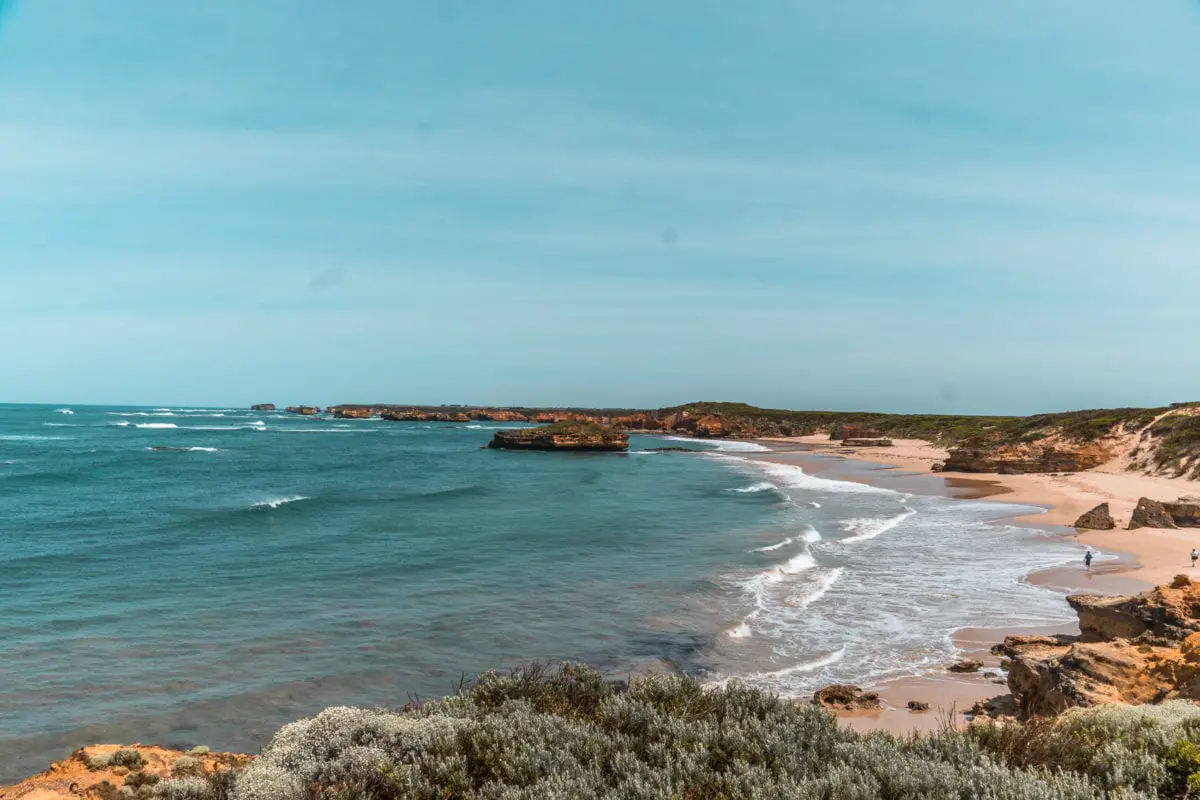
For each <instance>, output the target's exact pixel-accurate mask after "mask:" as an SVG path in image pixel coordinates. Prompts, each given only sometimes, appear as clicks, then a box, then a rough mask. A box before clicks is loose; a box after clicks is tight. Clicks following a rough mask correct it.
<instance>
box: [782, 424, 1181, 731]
mask: <svg viewBox="0 0 1200 800" xmlns="http://www.w3.org/2000/svg"><path fill="white" fill-rule="evenodd" d="M762 441H763V443H764V444H767V445H768V446H770V447H771V448H772V449H773V450H774V451H775V453H776V454H782V453H789V454H795V455H797V456H800V457H806V456H807V457H806V458H805V462H806V463H805V469H806V471H813V472H828V473H829V476H830V477H836V478H838V479H840V480H854V481H859V482H862V483H870V484H874V485H884V486H888V487H891V488H898V487H901V486H902V487H903V488H904V490H905V491H915V492H919V493H931V494H942V495H945V496H949V497H955V498H960V499H983V498H986V499H988V500H990V501H994V502H1001V503H1014V504H1021V505H1026V506H1039V507H1041V508H1044V509H1045V512H1043V513H1038V514H1034V515H1026V516H1023V517H1014V518H1012V520H1006V521H1017V522H1023V523H1028V524H1036V525H1037V526H1038V527H1050V528H1053V527H1061V528H1062V532H1063V535H1064V536H1074V537H1077V539H1078V541H1080V542H1081V543H1083V544H1086V545H1088V546H1090V547H1092V548H1093V549H1095V550H1097V551H1100V552H1102V553H1104V554H1105V555H1106V556H1107V557H1109V559H1110V560H1104V561H1100V562H1098V563H1096V564H1094V565H1093V568H1092V570H1091V571H1088V570H1085V569H1084V568H1083V565H1082V564H1080V565H1078V566H1070V565H1068V566H1064V567H1061V568H1057V569H1051V570H1044V571H1041V572H1035V573H1031V574H1030V575H1029V576H1028V577H1027V580H1029V581H1030V582H1032V583H1037V584H1039V585H1042V586H1046V587H1049V588H1053V589H1055V590H1058V591H1062V592H1063V593H1064V594H1068V593H1071V592H1077V591H1093V592H1098V593H1102V594H1131V593H1136V592H1140V591H1144V590H1146V589H1149V588H1151V587H1153V586H1156V585H1159V584H1162V583H1166V582H1169V581H1170V580H1171V578H1172V577H1174V576H1175V575H1178V574H1180V573H1190V572H1192V568H1191V563H1190V560H1189V558H1188V553H1189V551H1190V550H1191V549H1192V548H1193V547H1200V530H1196V529H1191V530H1188V529H1181V530H1157V529H1150V528H1142V529H1138V530H1134V531H1129V530H1125V527H1126V526H1127V525H1128V523H1129V518H1130V514H1131V513H1132V511H1133V508H1134V506H1135V505H1136V504H1137V501H1138V499H1139V498H1141V497H1149V498H1151V499H1155V500H1174V499H1175V498H1178V497H1181V496H1185V495H1197V494H1200V482H1196V481H1189V480H1186V479H1171V478H1157V477H1150V476H1146V475H1141V474H1135V473H1132V472H1129V471H1127V470H1126V469H1125V465H1124V463H1122V462H1120V461H1117V462H1114V463H1112V464H1106V465H1103V466H1101V467H1099V468H1097V469H1096V470H1092V471H1088V472H1078V473H1065V474H1054V475H999V474H970V475H967V474H963V473H934V472H933V470H932V467H933V465H934V464H937V463H941V462H944V461H945V459H946V456H947V453H946V451H945V450H944V449H942V448H939V447H937V446H934V445H932V444H930V443H929V442H925V441H921V440H904V439H900V440H894V441H893V446H892V447H844V446H842V445H841V443H840V442H832V441H830V440H829V439H828V438H827V437H825V436H805V437H791V438H778V439H763V440H762ZM764 458H768V459H770V458H772V456H771V455H764ZM1104 502H1108V503H1109V504H1110V507H1111V509H1112V514H1113V517H1114V518H1115V519H1116V521H1117V525H1118V529H1117V530H1113V531H1076V530H1075V529H1074V528H1071V527H1069V526H1070V525H1072V524H1073V523H1074V522H1075V520H1076V519H1078V517H1079V516H1080V515H1081V514H1083V513H1084V512H1086V511H1088V510H1090V509H1092V508H1094V507H1095V506H1096V505H1098V504H1100V503H1104ZM1197 571H1198V572H1200V570H1197ZM1036 633H1078V629H1077V628H1075V627H1074V626H1067V627H1062V628H1057V629H1054V630H1047V629H1012V630H990V629H965V630H962V631H959V632H958V634H957V636H956V637H955V638H956V642H957V643H958V646H959V647H960V648H961V649H962V651H963V657H964V658H969V659H973V660H977V661H980V662H982V663H983V664H984V667H983V669H981V670H980V672H979V673H976V674H972V675H956V674H953V673H950V672H946V673H944V674H928V675H923V676H918V677H911V678H903V679H899V680H895V681H890V682H888V683H885V684H883V685H881V686H877V687H874V691H876V692H878V694H879V695H880V698H881V700H882V701H883V704H884V708H883V710H881V711H878V712H854V713H847V714H845V715H843V719H844V721H845V723H846V724H847V725H849V726H850V727H853V728H855V729H856V730H887V731H891V732H893V733H903V732H909V731H932V730H937V729H939V728H941V727H944V726H945V725H946V724H947V723H948V722H949V721H951V720H952V721H953V722H954V723H955V724H963V722H964V720H965V717H964V715H963V713H962V712H964V711H966V710H967V709H969V708H970V707H971V706H973V705H974V704H975V703H976V702H977V701H980V700H987V699H990V698H992V697H996V696H999V695H1002V694H1007V688H1006V687H1005V686H1004V685H1003V684H1002V683H997V682H996V681H997V676H996V672H995V670H996V669H997V668H998V667H999V659H998V658H997V657H996V656H994V655H992V654H991V652H990V648H991V646H992V645H993V644H996V643H998V642H1000V641H1001V640H1003V638H1004V637H1005V636H1006V635H1010V634H1036ZM910 700H915V701H919V702H925V703H928V704H929V705H930V710H929V711H927V712H923V713H913V712H911V711H909V710H908V709H907V707H906V706H907V703H908V702H909V701H910Z"/></svg>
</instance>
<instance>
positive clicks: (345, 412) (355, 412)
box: [332, 406, 375, 419]
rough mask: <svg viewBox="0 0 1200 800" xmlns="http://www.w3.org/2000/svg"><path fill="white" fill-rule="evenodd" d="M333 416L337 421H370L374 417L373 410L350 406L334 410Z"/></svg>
mask: <svg viewBox="0 0 1200 800" xmlns="http://www.w3.org/2000/svg"><path fill="white" fill-rule="evenodd" d="M332 410H333V416H335V417H337V418H338V419H370V418H371V417H373V416H375V410H374V409H373V408H368V407H365V406H350V407H345V408H343V407H338V408H334V409H332Z"/></svg>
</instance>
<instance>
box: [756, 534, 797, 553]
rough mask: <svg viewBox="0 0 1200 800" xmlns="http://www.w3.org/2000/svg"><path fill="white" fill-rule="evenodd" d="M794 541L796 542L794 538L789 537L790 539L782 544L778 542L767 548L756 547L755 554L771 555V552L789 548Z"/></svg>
mask: <svg viewBox="0 0 1200 800" xmlns="http://www.w3.org/2000/svg"><path fill="white" fill-rule="evenodd" d="M794 541H795V540H794V539H793V538H792V537H790V536H789V537H788V538H786V539H784V540H783V541H782V542H776V543H775V544H769V545H767V546H765V547H756V548H754V552H756V553H770V552H773V551H775V550H780V549H782V548H784V547H787V546H788V545H789V544H791V543H792V542H794Z"/></svg>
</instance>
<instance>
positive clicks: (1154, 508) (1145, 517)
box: [1129, 497, 1178, 531]
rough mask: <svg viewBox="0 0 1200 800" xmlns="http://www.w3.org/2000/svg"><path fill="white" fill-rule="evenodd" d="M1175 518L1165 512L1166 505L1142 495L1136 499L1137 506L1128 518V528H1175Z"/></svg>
mask: <svg viewBox="0 0 1200 800" xmlns="http://www.w3.org/2000/svg"><path fill="white" fill-rule="evenodd" d="M1176 527H1178V526H1177V525H1176V524H1175V519H1174V518H1173V517H1172V516H1171V514H1170V513H1168V512H1167V509H1166V507H1165V506H1164V505H1163V504H1162V503H1160V502H1158V501H1157V500H1151V499H1150V498H1148V497H1143V498H1142V499H1141V500H1138V504H1137V508H1135V509H1133V516H1132V517H1131V518H1130V520H1129V530H1131V531H1133V530H1137V529H1138V528H1176Z"/></svg>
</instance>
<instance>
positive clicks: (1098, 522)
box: [1075, 503, 1117, 531]
mask: <svg viewBox="0 0 1200 800" xmlns="http://www.w3.org/2000/svg"><path fill="white" fill-rule="evenodd" d="M1075 527H1076V528H1079V529H1081V530H1090V531H1111V530H1112V529H1114V528H1116V527H1117V521H1116V520H1115V519H1113V516H1112V511H1111V509H1109V507H1108V503H1101V504H1100V505H1098V506H1096V507H1095V508H1093V509H1092V510H1091V511H1089V512H1087V513H1086V514H1084V515H1082V516H1081V517H1080V518H1079V519H1077V520H1075Z"/></svg>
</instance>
